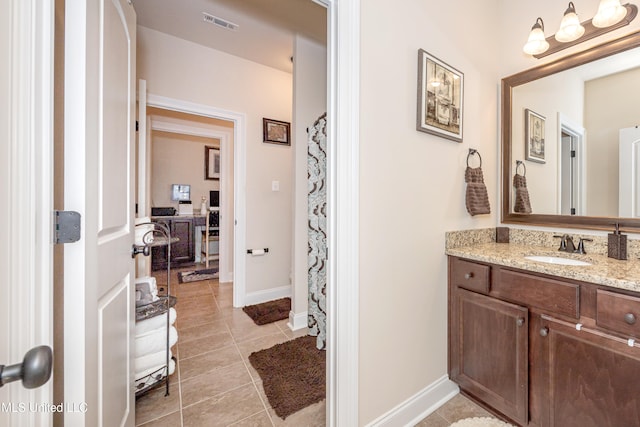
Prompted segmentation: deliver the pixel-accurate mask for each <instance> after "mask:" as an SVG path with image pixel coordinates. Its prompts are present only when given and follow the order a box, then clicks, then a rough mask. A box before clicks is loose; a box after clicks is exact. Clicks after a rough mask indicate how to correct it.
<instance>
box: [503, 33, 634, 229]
mask: <svg viewBox="0 0 640 427" xmlns="http://www.w3.org/2000/svg"><path fill="white" fill-rule="evenodd" d="M639 125H640V31H638V32H635V33H632V34H629V35H627V36H624V37H621V38H619V39H616V40H612V41H610V42H607V43H604V44H601V45H598V46H595V47H593V48H591V49H588V50H586V51H583V52H578V53H575V54H572V55H570V56H567V57H564V58H561V59H559V60H557V61H554V62H551V63H548V64H544V65H541V66H539V67H535V68H532V69H529V70H526V71H523V72H520V73H518V74H514V75H512V76H509V77H506V78H504V79H502V221H503V222H504V223H516V224H518V223H519V224H531V225H544V226H552V227H569V228H589V229H611V228H612V224H613V223H615V222H619V223H620V224H621V226H623V228H625V229H628V230H630V231H634V232H640V200H638V199H640V195H639V194H638V193H639V192H640V182H639V181H638V180H639V178H638V177H640V172H639V173H638V174H637V175H636V176H635V178H632V177H631V174H630V173H631V171H630V170H629V168H630V167H632V165H631V163H633V162H632V161H631V159H632V154H633V153H634V152H633V150H635V154H633V156H635V163H636V165H637V167H640V154H639V153H640V148H638V147H640V142H638V141H640V128H635V126H639ZM620 129H625V130H624V131H623V132H622V133H623V134H624V135H625V136H624V138H627V139H628V138H631V139H635V142H638V143H637V144H635V143H630V144H626V143H625V144H626V145H624V148H623V153H625V155H623V156H622V159H621V156H620V151H621V148H620V134H621V132H620ZM627 146H628V147H627ZM633 147H635V148H633ZM624 150H629V152H628V155H627V152H626V151H624ZM627 159H628V160H629V164H621V162H622V161H626V160H627ZM518 162H519V164H521V165H522V164H524V166H525V167H522V166H521V167H520V168H518V173H519V174H520V175H523V173H524V171H525V170H526V175H525V176H526V188H527V192H528V194H529V200H530V205H531V213H526V211H527V209H522V208H521V207H516V206H515V204H514V203H515V201H516V192H515V189H514V187H513V182H514V174H515V173H516V166H517V165H518ZM621 175H622V178H621ZM518 181H520V179H518ZM627 181H628V183H627Z"/></svg>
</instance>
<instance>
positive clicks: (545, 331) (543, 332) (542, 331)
mask: <svg viewBox="0 0 640 427" xmlns="http://www.w3.org/2000/svg"><path fill="white" fill-rule="evenodd" d="M547 335H549V328H547V327H546V326H545V327H544V328H542V329H540V336H541V337H546V336H547Z"/></svg>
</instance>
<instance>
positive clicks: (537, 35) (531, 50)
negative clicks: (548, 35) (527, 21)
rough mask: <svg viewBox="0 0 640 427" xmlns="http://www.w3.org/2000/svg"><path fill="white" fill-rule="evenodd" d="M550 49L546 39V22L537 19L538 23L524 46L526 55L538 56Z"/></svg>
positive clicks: (532, 28)
mask: <svg viewBox="0 0 640 427" xmlns="http://www.w3.org/2000/svg"><path fill="white" fill-rule="evenodd" d="M547 49H549V42H547V41H546V40H545V38H544V22H543V21H542V18H538V19H536V23H535V24H533V27H531V32H530V33H529V40H527V43H526V44H525V45H524V48H523V49H522V50H524V53H527V54H529V55H538V54H541V53H543V52H545V51H547Z"/></svg>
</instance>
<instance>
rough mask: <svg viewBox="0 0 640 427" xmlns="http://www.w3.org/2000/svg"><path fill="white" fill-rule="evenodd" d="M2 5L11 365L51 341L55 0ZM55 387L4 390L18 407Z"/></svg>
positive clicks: (27, 415) (28, 416) (18, 418)
mask: <svg viewBox="0 0 640 427" xmlns="http://www.w3.org/2000/svg"><path fill="white" fill-rule="evenodd" d="M0 11H1V12H0V13H2V14H3V21H2V22H3V23H8V27H5V28H4V29H3V30H2V31H3V34H2V40H1V41H0V45H1V46H0V48H2V51H3V53H7V55H6V56H3V57H4V58H5V61H7V60H8V62H5V63H4V64H3V65H2V67H3V70H2V71H0V76H3V78H4V77H7V79H6V80H5V81H3V82H2V83H0V84H3V85H8V87H10V88H11V89H10V91H9V93H8V96H7V97H6V98H5V97H4V96H3V97H2V103H3V105H2V106H1V107H0V114H3V117H2V119H0V133H1V134H0V138H2V140H1V141H0V144H1V145H2V150H0V152H2V154H6V156H5V155H3V156H2V160H0V165H1V167H2V184H1V185H0V194H1V195H2V197H3V200H4V202H5V207H4V209H3V211H4V212H2V213H1V214H0V219H1V221H2V224H3V228H2V231H3V239H2V240H3V243H2V244H1V249H0V258H1V259H0V274H1V275H2V277H1V278H0V280H2V282H3V284H4V286H5V287H4V288H3V289H4V290H3V295H2V298H4V299H5V303H6V307H4V306H3V307H4V308H5V309H6V311H3V313H2V316H3V322H2V324H3V326H5V325H6V326H8V330H6V331H5V330H3V331H2V332H1V333H0V337H1V342H0V346H3V347H4V349H3V351H0V354H2V355H3V358H4V357H7V359H6V360H0V363H1V364H5V365H9V364H15V363H20V362H22V360H23V358H24V355H25V353H26V352H27V351H28V350H30V349H31V348H33V347H35V346H37V345H41V344H42V345H48V346H50V347H53V328H52V326H53V246H52V235H51V230H52V227H51V211H52V209H53V41H54V19H53V17H54V2H53V1H52V0H48V1H37V2H36V1H24V0H8V1H4V2H2V5H1V6H0ZM5 13H6V14H7V15H4V14H5ZM6 35H8V39H6V38H5V36H6ZM4 48H6V49H7V52H4ZM4 87H7V86H3V88H4ZM1 92H2V93H4V91H3V90H2V91H1ZM5 110H6V111H5ZM5 125H6V128H5ZM5 150H6V152H5ZM4 227H6V228H4ZM5 321H6V322H7V324H5ZM5 346H6V347H5ZM54 350H55V349H54ZM52 390H53V388H52V381H51V380H49V382H48V383H47V384H45V385H44V386H42V387H40V388H37V389H34V390H27V389H25V388H24V387H23V386H22V385H21V384H20V382H16V383H13V384H8V385H5V386H4V387H2V389H0V400H2V402H11V403H13V404H14V405H18V404H20V403H23V404H26V405H28V404H29V402H35V403H51V402H53V396H52ZM16 408H17V406H16ZM51 416H52V414H51V413H46V412H44V413H43V412H38V411H36V412H29V411H28V409H27V410H26V411H25V412H24V413H6V412H3V413H0V424H3V425H12V426H27V425H43V426H45V425H50V424H51V422H52V418H51ZM5 422H6V423H7V424H5Z"/></svg>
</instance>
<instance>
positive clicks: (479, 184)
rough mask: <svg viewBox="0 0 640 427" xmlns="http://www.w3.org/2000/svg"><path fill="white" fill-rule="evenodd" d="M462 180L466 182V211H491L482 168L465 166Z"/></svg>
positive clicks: (475, 212) (472, 212) (477, 212)
mask: <svg viewBox="0 0 640 427" xmlns="http://www.w3.org/2000/svg"><path fill="white" fill-rule="evenodd" d="M464 181H465V182H466V183H467V193H466V198H465V199H466V200H465V202H466V205H467V211H468V212H469V213H470V214H471V216H474V215H480V214H488V213H491V208H490V207H489V195H488V194H487V187H486V186H485V185H484V178H483V176H482V168H470V167H469V166H467V169H466V171H465V172H464Z"/></svg>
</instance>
